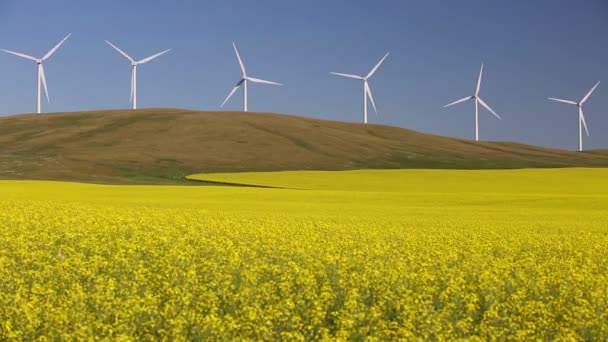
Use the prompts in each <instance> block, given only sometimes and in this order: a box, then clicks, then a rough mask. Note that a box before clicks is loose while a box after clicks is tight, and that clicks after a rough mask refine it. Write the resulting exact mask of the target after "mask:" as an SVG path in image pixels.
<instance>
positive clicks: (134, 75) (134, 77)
mask: <svg viewBox="0 0 608 342" xmlns="http://www.w3.org/2000/svg"><path fill="white" fill-rule="evenodd" d="M106 43H108V44H109V45H110V46H111V47H113V48H114V49H115V50H116V51H118V53H120V54H121V55H123V56H124V57H125V58H126V59H128V60H129V62H131V99H130V101H131V103H132V104H133V109H137V66H138V65H140V64H144V63H148V62H149V61H151V60H153V59H155V58H156V57H159V56H161V55H164V54H165V53H167V52H169V51H171V49H167V50H165V51H162V52H159V53H157V54H155V55H152V56H150V57H146V58H144V59H141V60H139V61H136V60H134V59H133V58H131V56H129V55H128V54H127V53H126V52H124V51H123V50H121V49H119V48H118V47H116V46H115V45H114V44H112V43H110V42H109V41H107V40H106Z"/></svg>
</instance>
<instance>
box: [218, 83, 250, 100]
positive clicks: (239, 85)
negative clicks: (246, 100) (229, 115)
mask: <svg viewBox="0 0 608 342" xmlns="http://www.w3.org/2000/svg"><path fill="white" fill-rule="evenodd" d="M243 82H245V79H244V78H243V79H242V80H240V81H239V83H237V84H236V85H235V86H234V88H232V91H231V92H230V94H228V96H227V97H226V99H225V100H224V102H222V105H221V106H220V107H224V105H225V104H226V102H228V100H230V98H231V97H232V95H234V93H236V91H237V90H238V89H239V88H240V87H241V85H242V84H243Z"/></svg>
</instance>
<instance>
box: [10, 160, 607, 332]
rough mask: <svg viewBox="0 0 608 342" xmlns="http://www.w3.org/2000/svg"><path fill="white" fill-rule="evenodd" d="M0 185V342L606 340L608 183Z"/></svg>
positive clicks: (352, 177)
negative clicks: (82, 341)
mask: <svg viewBox="0 0 608 342" xmlns="http://www.w3.org/2000/svg"><path fill="white" fill-rule="evenodd" d="M193 178H202V179H210V180H214V181H222V182H233V183H250V184H259V185H267V186H277V187H282V189H271V188H237V187H226V186H200V187H194V186H193V187H174V186H105V185H90V184H74V183H59V182H35V181H26V182H23V181H0V193H1V195H2V196H0V340H78V339H88V338H91V337H93V336H94V337H97V338H99V339H107V340H168V341H169V340H170V341H173V340H176V341H179V340H280V339H281V340H294V341H305V340H372V341H373V340H399V339H401V340H454V339H459V338H461V339H469V340H475V339H478V340H505V339H512V340H530V339H543V340H560V339H561V340H606V339H608V286H606V284H608V242H607V237H608V170H602V169H563V170H514V171H425V170H418V171H350V172H294V173H260V174H230V175H207V176H204V175H203V176H201V175H198V176H193Z"/></svg>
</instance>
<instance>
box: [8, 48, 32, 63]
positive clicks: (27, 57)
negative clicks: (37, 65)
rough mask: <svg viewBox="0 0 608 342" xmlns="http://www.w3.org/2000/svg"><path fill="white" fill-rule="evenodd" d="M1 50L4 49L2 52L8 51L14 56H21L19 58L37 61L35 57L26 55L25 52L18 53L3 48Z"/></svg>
mask: <svg viewBox="0 0 608 342" xmlns="http://www.w3.org/2000/svg"><path fill="white" fill-rule="evenodd" d="M2 51H4V52H8V53H10V54H12V55H15V56H19V57H21V58H25V59H29V60H30V61H34V62H37V61H38V60H37V59H36V57H32V56H30V55H26V54H24V53H19V52H15V51H10V50H4V49H3V50H2Z"/></svg>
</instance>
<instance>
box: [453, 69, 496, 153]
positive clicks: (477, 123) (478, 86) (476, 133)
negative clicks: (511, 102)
mask: <svg viewBox="0 0 608 342" xmlns="http://www.w3.org/2000/svg"><path fill="white" fill-rule="evenodd" d="M482 74H483V63H482V64H481V70H480V71H479V78H478V79H477V89H476V90H475V95H472V96H467V97H464V98H462V99H460V100H458V101H454V102H452V103H449V104H447V105H445V106H443V108H446V107H449V106H452V105H455V104H457V103H461V102H465V101H468V100H473V99H475V141H479V105H480V104H481V105H482V106H484V107H485V108H486V109H487V110H489V111H490V113H492V114H494V116H496V117H497V118H498V119H500V120H502V118H501V117H500V116H499V115H498V114H496V112H495V111H493V110H492V108H490V106H488V104H487V103H485V102H484V101H483V100H482V99H481V97H479V90H480V89H481V76H482Z"/></svg>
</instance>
